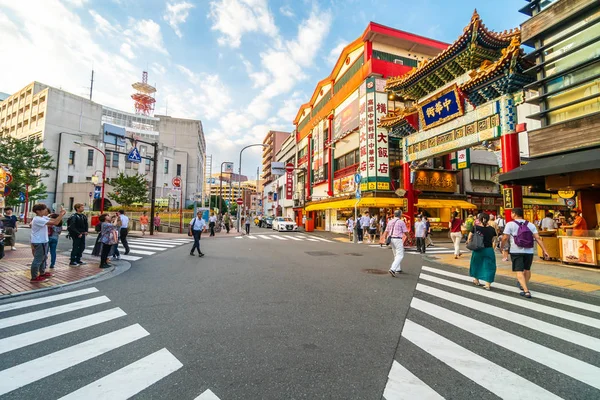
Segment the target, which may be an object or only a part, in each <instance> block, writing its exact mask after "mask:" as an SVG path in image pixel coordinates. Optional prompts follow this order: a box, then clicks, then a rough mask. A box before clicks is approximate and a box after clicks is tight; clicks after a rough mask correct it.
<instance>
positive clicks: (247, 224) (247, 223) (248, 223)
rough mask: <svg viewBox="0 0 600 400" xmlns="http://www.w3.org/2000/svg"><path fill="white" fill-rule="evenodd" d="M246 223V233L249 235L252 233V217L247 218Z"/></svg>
mask: <svg viewBox="0 0 600 400" xmlns="http://www.w3.org/2000/svg"><path fill="white" fill-rule="evenodd" d="M244 225H245V226H246V235H249V234H250V218H246V222H245V223H244ZM213 236H214V235H213Z"/></svg>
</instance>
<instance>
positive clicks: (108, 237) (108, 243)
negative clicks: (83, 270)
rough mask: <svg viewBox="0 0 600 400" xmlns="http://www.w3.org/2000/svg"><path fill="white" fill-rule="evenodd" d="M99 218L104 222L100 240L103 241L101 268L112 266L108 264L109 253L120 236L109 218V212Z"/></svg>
mask: <svg viewBox="0 0 600 400" xmlns="http://www.w3.org/2000/svg"><path fill="white" fill-rule="evenodd" d="M99 219H100V222H102V228H101V230H100V242H102V253H101V255H100V268H110V264H108V254H109V253H110V250H111V248H112V246H114V245H115V244H117V241H118V237H119V236H118V233H117V227H116V226H114V225H113V224H112V223H111V222H110V221H109V220H108V214H102V215H101V216H100V218H99Z"/></svg>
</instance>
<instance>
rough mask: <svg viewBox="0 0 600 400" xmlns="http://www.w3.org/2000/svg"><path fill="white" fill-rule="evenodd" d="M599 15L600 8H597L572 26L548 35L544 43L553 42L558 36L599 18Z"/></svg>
mask: <svg viewBox="0 0 600 400" xmlns="http://www.w3.org/2000/svg"><path fill="white" fill-rule="evenodd" d="M598 16H600V10H598V9H595V10H594V11H592V12H591V13H590V14H588V15H586V16H585V17H583V18H581V19H580V20H578V21H575V22H573V23H571V25H570V26H565V27H561V29H559V30H558V31H557V32H556V34H554V35H551V36H547V37H546V38H545V39H544V43H552V42H553V41H555V40H556V39H557V38H559V37H563V36H564V35H566V34H568V33H569V32H572V31H574V30H576V29H577V28H579V27H580V26H583V25H585V24H587V23H589V22H591V21H593V20H594V19H596V18H598Z"/></svg>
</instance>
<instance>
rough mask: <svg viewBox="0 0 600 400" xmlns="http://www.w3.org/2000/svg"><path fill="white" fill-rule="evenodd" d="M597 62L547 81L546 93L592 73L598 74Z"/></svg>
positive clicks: (588, 76)
mask: <svg viewBox="0 0 600 400" xmlns="http://www.w3.org/2000/svg"><path fill="white" fill-rule="evenodd" d="M599 72H600V71H598V64H595V63H594V64H592V65H588V66H587V67H585V68H582V69H579V70H577V71H573V72H571V73H569V74H566V75H563V76H559V77H558V78H556V79H552V80H551V81H548V83H547V84H546V93H550V92H554V91H557V90H560V89H562V88H563V87H565V86H569V85H574V84H576V83H579V82H581V81H583V80H585V79H587V78H591V77H592V76H594V75H598V73H599Z"/></svg>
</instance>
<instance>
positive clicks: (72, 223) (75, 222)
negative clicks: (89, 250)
mask: <svg viewBox="0 0 600 400" xmlns="http://www.w3.org/2000/svg"><path fill="white" fill-rule="evenodd" d="M74 208H75V214H73V215H71V216H70V217H69V219H68V220H67V230H68V231H69V235H70V236H71V240H73V249H72V250H71V262H70V263H69V265H70V266H71V267H76V266H78V265H85V264H87V263H86V262H85V261H81V256H82V255H83V251H84V250H85V237H86V236H87V234H88V229H89V226H88V220H87V216H86V215H85V214H83V209H84V206H83V204H80V203H77V204H75V207H74Z"/></svg>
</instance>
